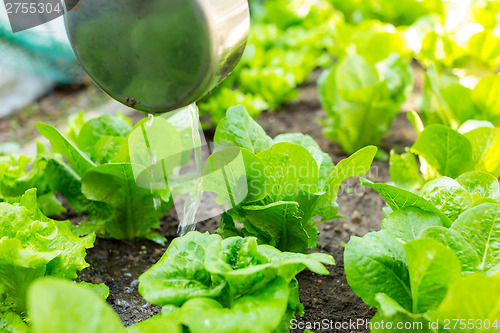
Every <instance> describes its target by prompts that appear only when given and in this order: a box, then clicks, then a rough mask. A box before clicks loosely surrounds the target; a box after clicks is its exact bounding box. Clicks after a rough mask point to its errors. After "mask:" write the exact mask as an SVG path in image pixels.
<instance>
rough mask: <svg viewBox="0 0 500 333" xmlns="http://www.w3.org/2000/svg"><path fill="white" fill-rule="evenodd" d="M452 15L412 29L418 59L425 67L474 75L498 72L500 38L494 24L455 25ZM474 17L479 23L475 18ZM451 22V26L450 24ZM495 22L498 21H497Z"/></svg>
mask: <svg viewBox="0 0 500 333" xmlns="http://www.w3.org/2000/svg"><path fill="white" fill-rule="evenodd" d="M475 3H476V4H478V3H480V2H475ZM491 14H493V15H496V13H493V12H492V13H491ZM448 15H449V16H448V17H446V18H445V19H444V20H443V18H442V17H439V16H430V17H425V18H422V19H421V20H419V21H417V22H416V23H415V24H414V25H413V26H412V27H410V28H409V32H410V33H407V36H411V38H412V39H413V40H409V43H411V44H416V47H415V51H416V53H415V58H416V59H417V60H419V62H420V63H422V64H423V65H424V66H425V67H429V66H432V65H436V66H438V67H439V68H461V69H464V70H466V71H469V72H471V73H491V72H495V71H496V70H498V68H499V66H500V57H499V55H498V50H499V49H500V36H499V35H498V33H497V32H496V30H495V26H494V24H493V26H491V23H490V22H485V21H482V20H481V19H479V20H477V21H475V22H474V21H473V22H464V21H462V22H460V24H455V23H453V20H454V19H455V17H454V16H455V15H456V14H455V13H449V14H448ZM470 17H472V18H473V20H474V19H475V18H474V15H470ZM448 19H449V22H446V21H447V20H448ZM493 19H494V20H495V21H496V18H494V17H493ZM495 24H496V23H495ZM481 25H482V26H481ZM415 42H416V43H415Z"/></svg>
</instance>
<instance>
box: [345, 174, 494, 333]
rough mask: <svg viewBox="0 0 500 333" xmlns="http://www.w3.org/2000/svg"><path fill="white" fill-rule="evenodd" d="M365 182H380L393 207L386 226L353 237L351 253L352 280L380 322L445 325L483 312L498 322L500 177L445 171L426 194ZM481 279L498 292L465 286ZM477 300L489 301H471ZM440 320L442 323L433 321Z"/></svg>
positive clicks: (348, 260)
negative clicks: (474, 290) (455, 175)
mask: <svg viewBox="0 0 500 333" xmlns="http://www.w3.org/2000/svg"><path fill="white" fill-rule="evenodd" d="M364 184H365V185H368V186H370V187H373V188H374V189H375V190H377V191H378V192H379V193H380V194H381V195H382V197H383V198H384V199H385V201H386V203H387V204H388V205H389V207H390V209H391V213H390V214H388V215H387V216H386V217H385V219H384V221H383V222H382V230H381V231H378V232H372V233H369V234H368V235H366V236H365V237H363V238H358V237H353V238H352V239H351V240H350V242H349V243H348V245H347V247H346V251H345V255H344V260H345V270H346V276H347V280H348V283H349V285H350V286H351V288H352V289H353V290H354V291H355V292H356V293H357V294H358V295H359V296H360V297H361V298H362V299H363V301H364V302H365V303H367V304H368V305H371V306H374V307H377V308H378V309H379V311H378V312H377V315H376V316H375V317H374V318H373V319H372V323H377V322H378V323H380V322H381V321H382V320H384V321H386V322H387V321H389V322H393V323H395V322H397V321H401V320H403V321H408V322H421V323H422V324H423V325H424V326H423V328H425V329H427V331H428V332H437V331H438V329H442V328H443V325H444V324H445V322H444V321H443V319H445V318H448V319H449V318H451V317H453V318H458V319H460V320H464V321H467V320H471V319H474V320H475V319H479V318H480V319H481V320H483V321H485V320H489V321H490V322H491V324H492V325H495V320H496V321H497V322H496V325H497V326H498V324H499V323H498V316H499V315H500V312H499V309H498V306H497V300H498V298H499V297H500V255H499V253H500V252H499V251H498V249H500V233H499V232H498V231H499V230H500V228H499V227H500V221H499V219H498V216H500V215H499V213H500V205H499V204H498V199H499V196H500V187H499V183H498V180H497V179H496V178H495V177H494V176H492V175H490V174H487V173H484V172H471V173H466V174H463V175H462V176H460V177H458V178H457V179H456V180H454V179H451V178H448V177H441V178H437V179H435V180H433V181H431V182H428V183H427V184H426V185H425V186H424V187H423V188H422V190H421V191H420V192H419V193H418V194H414V193H412V192H409V191H406V190H404V189H401V188H398V187H394V186H391V185H386V184H374V183H371V182H368V181H364ZM473 283H484V286H485V288H488V289H489V290H490V293H489V294H487V293H485V292H484V291H485V290H486V289H485V290H483V289H482V288H480V290H479V291H478V292H477V293H472V292H465V290H466V288H468V287H469V286H470V285H471V284H473ZM461 293H464V294H462V295H461ZM466 297H470V298H466ZM471 302H472V303H473V304H482V305H481V306H480V307H467V306H466V305H465V304H466V303H467V304H470V303H471ZM465 309H468V310H465ZM436 320H439V327H437V324H435V325H436V327H431V326H429V325H430V324H429V323H430V322H435V321H436ZM474 327H476V326H474ZM493 327H495V326H493ZM393 328H395V326H393ZM461 329H463V328H461ZM375 331H376V332H379V331H380V332H382V331H383V332H386V331H387V330H383V329H379V330H375ZM389 331H390V330H389ZM455 331H457V332H458V330H455ZM470 331H471V332H472V331H474V330H473V329H471V330H470ZM460 332H462V331H460Z"/></svg>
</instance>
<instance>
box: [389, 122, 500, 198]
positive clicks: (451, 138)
mask: <svg viewBox="0 0 500 333" xmlns="http://www.w3.org/2000/svg"><path fill="white" fill-rule="evenodd" d="M408 116H409V118H410V120H411V121H412V122H413V124H414V126H415V128H416V129H417V132H419V137H418V139H417V141H416V142H415V143H414V144H413V146H412V147H411V149H409V150H408V151H406V152H405V153H403V154H402V155H397V154H395V153H394V152H393V153H392V154H391V167H390V173H391V179H392V181H393V182H394V183H396V185H398V186H401V187H404V188H413V189H418V188H420V187H421V186H422V183H423V182H422V180H421V179H420V177H418V174H419V167H418V165H417V161H416V158H415V156H418V158H419V160H420V172H421V174H422V177H423V180H425V181H427V180H432V179H435V178H437V177H439V176H447V177H451V178H456V177H458V176H460V175H461V174H464V173H466V172H470V171H483V172H487V173H491V174H492V175H493V176H495V177H497V178H498V177H500V158H499V156H498V154H497V152H498V151H499V149H500V130H499V129H498V128H495V127H493V126H492V125H491V123H488V122H486V123H484V122H469V123H468V124H466V125H468V128H465V126H464V127H462V128H461V132H462V133H459V132H458V131H456V130H453V129H451V128H449V127H446V126H444V125H436V124H435V125H430V126H427V127H424V126H423V123H422V121H421V120H420V118H419V116H418V115H417V114H416V113H415V112H411V113H409V114H408ZM403 160H404V162H403Z"/></svg>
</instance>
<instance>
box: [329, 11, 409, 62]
mask: <svg viewBox="0 0 500 333" xmlns="http://www.w3.org/2000/svg"><path fill="white" fill-rule="evenodd" d="M332 33H333V35H334V38H333V43H332V44H331V45H329V46H328V53H330V54H331V55H333V56H335V57H336V58H337V59H338V60H343V59H344V58H345V57H347V56H349V55H350V54H358V55H360V56H362V57H363V58H365V59H366V60H367V61H369V62H371V63H377V62H380V61H382V60H384V59H386V58H387V57H389V56H390V55H391V54H392V53H397V54H399V55H401V57H402V58H403V59H405V60H407V61H409V59H410V57H411V54H412V50H411V49H409V48H408V47H407V46H406V45H405V39H404V36H403V34H402V31H401V29H397V28H395V27H394V26H393V25H392V24H388V23H382V22H380V21H377V20H368V21H363V22H362V23H360V24H359V25H351V24H349V23H339V24H337V26H336V27H335V29H332Z"/></svg>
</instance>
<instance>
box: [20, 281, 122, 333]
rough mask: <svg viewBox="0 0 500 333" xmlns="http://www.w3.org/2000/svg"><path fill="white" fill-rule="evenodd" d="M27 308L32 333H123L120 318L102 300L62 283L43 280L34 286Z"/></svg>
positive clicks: (80, 288)
mask: <svg viewBox="0 0 500 333" xmlns="http://www.w3.org/2000/svg"><path fill="white" fill-rule="evenodd" d="M61 304H64V306H61ZM28 307H29V311H30V316H31V323H32V327H33V328H32V329H33V332H34V333H49V332H59V333H80V332H81V333H84V332H85V333H88V332H96V333H105V332H116V333H120V332H123V333H124V332H125V328H124V327H123V325H122V323H121V321H120V318H119V317H118V315H117V314H116V313H115V312H114V311H113V309H112V308H111V307H110V306H109V305H108V304H107V303H106V302H105V301H104V300H103V299H101V298H100V297H99V296H98V295H96V294H94V293H93V292H92V291H90V290H87V289H85V288H83V287H81V286H78V285H76V284H74V283H70V282H67V281H64V280H60V279H55V278H44V279H40V280H38V281H36V282H35V283H33V285H32V286H31V287H30V290H29V295H28Z"/></svg>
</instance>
